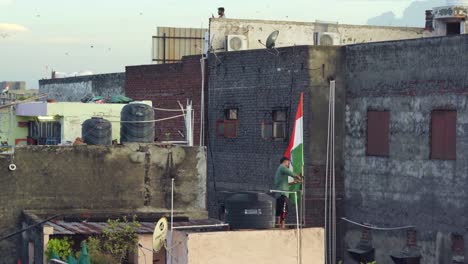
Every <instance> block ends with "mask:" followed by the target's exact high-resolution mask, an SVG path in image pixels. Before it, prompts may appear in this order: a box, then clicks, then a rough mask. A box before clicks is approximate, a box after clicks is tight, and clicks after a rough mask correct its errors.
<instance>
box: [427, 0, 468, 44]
mask: <svg viewBox="0 0 468 264" xmlns="http://www.w3.org/2000/svg"><path fill="white" fill-rule="evenodd" d="M467 18H468V3H465V4H463V3H460V4H456V3H454V5H450V6H442V7H435V8H433V9H432V10H427V11H426V27H425V32H424V35H425V36H427V37H438V36H450V35H460V34H467V33H468V23H466V19H467Z"/></svg>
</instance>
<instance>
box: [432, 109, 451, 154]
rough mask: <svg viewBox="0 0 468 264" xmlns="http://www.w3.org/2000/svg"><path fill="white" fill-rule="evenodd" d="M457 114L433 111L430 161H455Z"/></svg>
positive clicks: (448, 111)
mask: <svg viewBox="0 0 468 264" xmlns="http://www.w3.org/2000/svg"><path fill="white" fill-rule="evenodd" d="M456 125H457V112H456V111H451V110H435V111H432V115H431V159H440V160H455V159H456V152H457V148H456V145H457V143H456V142H457V133H456Z"/></svg>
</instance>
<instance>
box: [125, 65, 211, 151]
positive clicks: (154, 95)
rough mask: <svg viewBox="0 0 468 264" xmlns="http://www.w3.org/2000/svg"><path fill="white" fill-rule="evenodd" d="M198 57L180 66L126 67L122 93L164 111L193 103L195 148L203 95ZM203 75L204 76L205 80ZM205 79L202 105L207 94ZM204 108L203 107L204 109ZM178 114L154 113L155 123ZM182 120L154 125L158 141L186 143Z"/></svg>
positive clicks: (198, 139)
mask: <svg viewBox="0 0 468 264" xmlns="http://www.w3.org/2000/svg"><path fill="white" fill-rule="evenodd" d="M200 59H201V56H187V57H183V58H182V62H181V63H169V64H158V65H154V64H153V65H139V66H127V67H126V75H127V80H126V82H125V93H126V94H127V96H129V97H131V98H133V99H135V100H152V101H153V106H154V107H156V108H165V109H180V106H179V104H178V101H179V102H180V103H181V104H182V105H183V106H184V107H185V105H186V102H187V99H189V100H192V102H193V109H194V144H199V142H200V116H201V113H200V109H201V93H202V66H201V63H200ZM206 75H207V74H206V71H205V76H206ZM206 81H207V78H205V101H206V98H207V97H206V91H207V87H208V85H207V83H206ZM205 107H206V105H205ZM179 114H181V112H166V111H156V112H155V117H156V119H160V118H166V117H171V116H175V115H179ZM179 131H180V132H181V133H182V134H185V124H184V118H183V117H180V118H177V119H169V120H166V121H164V122H158V123H156V131H155V136H156V138H157V139H158V141H167V140H176V141H183V140H186V139H185V138H184V137H182V136H181V135H180V132H179Z"/></svg>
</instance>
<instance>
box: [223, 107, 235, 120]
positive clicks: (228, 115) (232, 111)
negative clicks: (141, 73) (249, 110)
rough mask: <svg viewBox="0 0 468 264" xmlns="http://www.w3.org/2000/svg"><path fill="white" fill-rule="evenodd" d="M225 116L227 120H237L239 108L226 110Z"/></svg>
mask: <svg viewBox="0 0 468 264" xmlns="http://www.w3.org/2000/svg"><path fill="white" fill-rule="evenodd" d="M224 115H225V116H224V118H225V119H226V120H237V108H230V109H226V110H224Z"/></svg>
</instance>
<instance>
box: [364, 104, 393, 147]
mask: <svg viewBox="0 0 468 264" xmlns="http://www.w3.org/2000/svg"><path fill="white" fill-rule="evenodd" d="M389 127H390V112H388V111H368V112H367V155H369V156H388V155H389V132H390V130H389Z"/></svg>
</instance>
